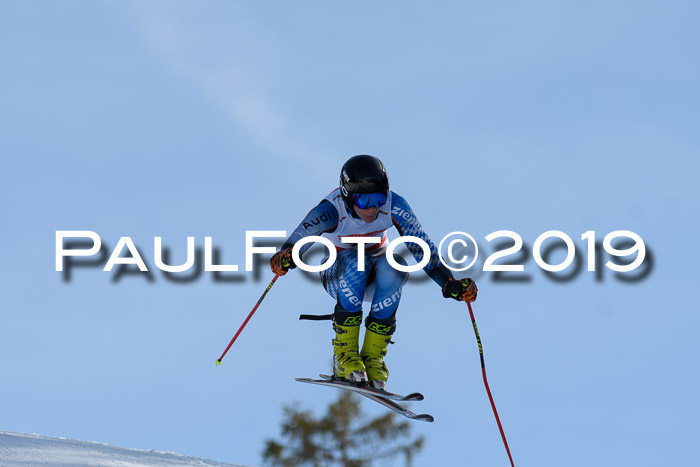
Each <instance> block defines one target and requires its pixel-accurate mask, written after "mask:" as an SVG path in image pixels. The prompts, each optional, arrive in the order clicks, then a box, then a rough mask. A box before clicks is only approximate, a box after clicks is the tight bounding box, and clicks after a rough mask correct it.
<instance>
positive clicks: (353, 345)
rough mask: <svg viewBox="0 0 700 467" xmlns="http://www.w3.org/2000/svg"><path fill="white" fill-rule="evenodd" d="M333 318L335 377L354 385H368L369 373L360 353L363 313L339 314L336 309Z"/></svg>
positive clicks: (341, 312)
mask: <svg viewBox="0 0 700 467" xmlns="http://www.w3.org/2000/svg"><path fill="white" fill-rule="evenodd" d="M333 316H334V322H333V330H334V331H335V339H333V376H334V377H336V378H338V379H342V380H345V381H350V382H353V383H359V384H366V383H367V372H366V370H365V364H364V363H363V361H362V357H360V353H359V351H358V349H359V339H360V325H361V324H362V313H361V312H360V313H348V312H346V311H340V312H339V310H337V309H336V312H335V314H334V315H333Z"/></svg>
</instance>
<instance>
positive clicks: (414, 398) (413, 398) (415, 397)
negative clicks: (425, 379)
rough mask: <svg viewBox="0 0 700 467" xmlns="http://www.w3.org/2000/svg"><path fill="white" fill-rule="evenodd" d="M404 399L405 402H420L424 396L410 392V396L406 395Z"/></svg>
mask: <svg viewBox="0 0 700 467" xmlns="http://www.w3.org/2000/svg"><path fill="white" fill-rule="evenodd" d="M405 399H406V400H407V401H422V400H423V399H425V396H424V395H423V394H421V393H420V392H412V393H411V394H409V395H407V396H406V397H405Z"/></svg>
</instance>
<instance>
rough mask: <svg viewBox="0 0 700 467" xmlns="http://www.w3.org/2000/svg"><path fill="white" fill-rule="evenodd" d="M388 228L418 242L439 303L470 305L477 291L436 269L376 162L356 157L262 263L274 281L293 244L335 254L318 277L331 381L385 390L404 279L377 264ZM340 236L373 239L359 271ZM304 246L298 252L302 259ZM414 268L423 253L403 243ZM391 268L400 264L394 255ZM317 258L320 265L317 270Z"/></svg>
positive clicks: (435, 259)
mask: <svg viewBox="0 0 700 467" xmlns="http://www.w3.org/2000/svg"><path fill="white" fill-rule="evenodd" d="M392 226H395V227H396V229H397V230H398V232H399V235H402V236H403V235H410V236H415V237H418V238H420V239H422V240H424V241H425V242H426V243H427V244H428V246H429V247H430V260H429V261H428V263H427V265H426V266H425V267H424V268H423V270H424V271H425V272H426V273H427V274H428V275H429V276H430V277H431V278H432V279H433V280H434V281H435V282H436V283H437V284H438V285H439V286H440V287H441V289H442V295H443V296H444V297H445V298H454V299H455V300H461V301H466V302H473V301H474V300H476V295H477V288H476V284H475V283H474V281H473V280H471V279H469V278H465V279H454V278H453V277H452V273H451V272H450V270H449V269H447V268H446V267H445V266H444V265H443V264H442V263H441V262H440V259H439V256H438V253H437V249H436V248H435V245H434V244H433V242H432V241H431V240H430V237H428V235H427V234H426V233H425V231H424V230H423V227H422V226H421V224H420V223H419V222H418V219H417V218H416V216H415V215H414V214H413V211H412V210H411V207H410V206H409V205H408V203H407V202H406V200H405V199H404V198H402V197H401V196H399V195H397V194H396V193H395V192H393V191H390V190H389V178H388V177H387V174H386V170H385V169H384V164H382V162H381V161H380V160H379V159H377V158H376V157H373V156H369V155H359V156H354V157H351V158H350V159H348V161H347V162H346V163H345V165H343V168H342V170H341V172H340V186H339V187H338V188H336V189H335V190H333V191H332V192H331V193H330V194H329V195H328V196H326V197H325V198H324V199H323V200H322V201H321V202H320V203H319V204H318V205H317V206H316V207H314V208H313V209H312V210H311V211H310V212H309V213H308V214H307V215H306V217H305V218H304V220H303V221H302V222H301V223H300V224H299V226H298V227H297V228H296V230H294V232H293V233H292V234H291V235H290V236H289V238H288V239H287V241H286V242H285V243H284V244H283V245H282V248H281V249H280V251H278V252H277V253H275V254H274V255H273V256H272V258H271V259H270V266H271V268H272V271H273V272H274V273H275V274H278V275H280V276H282V275H284V274H286V273H287V271H288V270H289V269H291V268H294V267H296V266H295V265H294V262H293V260H292V247H293V246H294V244H295V243H296V242H298V241H299V240H300V239H302V238H304V237H307V236H310V235H318V236H322V237H325V238H327V239H328V240H330V241H331V242H332V243H333V244H334V245H335V247H336V250H337V258H336V261H335V262H334V264H333V265H332V266H331V267H330V268H328V269H326V270H325V271H322V272H321V273H320V275H321V280H322V282H323V287H324V288H325V289H326V292H328V294H329V295H330V296H331V297H333V299H334V300H336V305H335V309H334V312H333V330H334V331H335V339H333V362H334V364H333V376H334V377H335V378H338V379H342V380H346V381H350V382H353V383H358V384H369V385H370V386H371V387H373V388H375V389H380V390H386V383H387V380H388V378H389V370H388V369H387V367H386V364H385V362H384V356H386V354H387V346H388V344H389V343H390V342H391V336H392V335H393V333H394V331H395V329H396V310H397V308H398V306H399V301H400V299H401V289H402V287H403V285H404V284H405V283H406V280H407V279H408V273H406V272H402V271H399V270H397V269H395V268H394V267H393V266H391V264H389V262H388V261H387V259H386V257H385V251H386V245H387V241H386V231H387V230H388V229H389V228H391V227H392ZM342 237H380V238H381V241H380V242H379V243H376V244H370V245H366V247H365V255H364V260H365V261H364V271H360V270H359V269H360V268H359V267H358V248H357V245H356V244H353V243H343V242H342V241H341V238H342ZM307 247H310V245H309V244H307V245H304V246H302V248H301V249H300V253H303V252H304V251H305V250H306V249H307ZM407 247H408V250H409V251H410V252H411V254H412V255H413V256H414V258H415V259H416V261H417V262H419V263H420V261H421V260H422V259H423V250H422V249H421V248H420V246H419V245H417V244H415V243H407ZM394 259H396V261H397V262H399V263H401V264H404V265H405V264H406V262H405V261H404V260H403V258H401V257H400V256H395V258H394ZM325 261H326V259H325V258H324V260H323V262H324V263H325ZM365 300H366V301H370V302H371V303H372V305H371V308H370V312H369V316H368V317H367V319H366V321H365V327H366V331H365V335H364V341H363V344H362V349H361V350H360V346H359V337H360V325H361V324H362V302H363V301H365Z"/></svg>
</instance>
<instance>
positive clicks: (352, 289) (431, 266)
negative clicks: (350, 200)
mask: <svg viewBox="0 0 700 467" xmlns="http://www.w3.org/2000/svg"><path fill="white" fill-rule="evenodd" d="M392 225H393V226H395V227H396V229H397V230H398V232H399V235H402V236H403V235H411V236H415V237H419V238H420V239H422V240H424V241H425V242H426V243H427V244H428V246H429V247H430V261H429V262H428V264H427V265H426V266H425V267H424V268H423V270H424V271H425V272H426V273H427V274H428V275H429V276H430V277H431V278H432V279H433V280H434V281H435V282H436V283H437V284H438V285H439V286H440V287H442V286H443V285H444V284H445V282H447V280H448V279H449V278H451V277H452V274H451V273H450V271H449V270H448V269H447V268H446V267H445V266H444V265H442V263H441V262H440V259H439V257H438V254H437V248H436V247H435V245H434V244H433V242H432V241H431V240H430V237H428V235H427V234H426V233H425V231H424V230H423V227H421V225H420V223H419V222H418V219H417V218H416V216H415V214H414V213H413V210H412V209H411V207H410V206H409V205H408V203H407V202H406V200H405V199H404V198H403V197H401V196H399V195H397V194H396V193H394V192H393V191H390V192H389V195H388V197H387V201H386V203H385V204H384V205H383V206H381V207H380V209H379V215H378V216H377V218H376V219H375V220H374V221H373V222H365V221H363V220H362V219H360V218H358V217H357V216H356V215H355V213H354V212H353V213H349V212H348V210H347V208H346V207H345V203H344V201H343V198H342V196H341V194H340V189H339V188H338V189H336V190H334V191H332V192H331V193H330V194H328V196H326V197H325V198H324V199H323V200H322V201H321V202H320V203H319V204H318V205H317V206H316V207H314V208H313V209H312V210H311V211H309V213H308V214H307V215H306V217H305V218H304V220H303V221H301V223H300V224H299V226H298V227H297V228H296V229H295V230H294V232H292V234H291V235H290V236H289V238H288V239H287V241H286V242H285V244H284V245H283V248H287V247H291V246H293V245H294V244H295V243H296V242H298V241H299V240H300V239H302V238H304V237H307V236H310V235H318V236H322V237H325V238H327V239H329V240H330V241H331V242H332V243H333V244H334V245H335V246H336V250H337V255H338V256H337V259H336V261H335V263H334V264H333V265H332V266H331V267H330V268H328V269H326V270H325V271H322V272H321V273H320V275H321V280H322V282H323V287H324V288H325V289H326V291H327V292H328V294H329V295H330V296H331V297H333V298H334V299H335V300H337V303H338V305H339V306H340V307H342V308H343V309H344V310H345V311H346V312H349V313H361V312H362V302H363V300H364V301H371V303H372V306H371V308H370V316H372V317H373V318H376V319H380V320H392V321H393V320H394V315H395V313H396V309H397V308H398V306H399V301H400V299H401V289H402V288H403V285H404V284H405V283H406V280H407V279H408V273H406V272H402V271H398V270H396V269H394V267H392V266H391V265H390V264H389V262H388V261H387V259H386V256H385V255H384V252H385V250H386V245H387V243H388V242H387V238H386V231H387V230H388V229H389V228H391V227H392ZM351 236H363V237H380V238H381V239H382V240H381V242H380V243H377V244H368V245H366V246H365V267H364V271H360V270H359V268H358V250H357V247H356V246H355V245H353V244H349V243H343V242H341V241H340V238H341V237H351ZM310 246H311V245H310V244H307V245H304V246H303V247H302V248H301V249H300V253H303V252H304V251H306V250H307V249H308V248H309V247H310ZM406 246H407V248H408V250H409V251H410V252H411V254H412V255H413V257H414V258H415V259H416V261H417V262H420V261H421V260H422V259H423V250H422V249H421V247H420V246H419V245H416V244H415V243H406ZM326 259H327V257H326V258H324V260H323V262H325V261H326ZM395 259H396V260H397V262H399V263H404V264H405V261H404V260H403V258H401V257H399V256H396V257H395Z"/></svg>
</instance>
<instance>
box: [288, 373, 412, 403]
mask: <svg viewBox="0 0 700 467" xmlns="http://www.w3.org/2000/svg"><path fill="white" fill-rule="evenodd" d="M319 376H320V377H321V379H312V378H296V380H297V381H299V382H300V383H311V384H320V385H321V386H330V387H334V388H340V389H347V390H349V391H354V392H356V393H358V394H367V395H370V396H377V397H382V398H384V399H391V400H395V401H401V402H414V401H422V400H423V394H421V393H419V392H412V393H411V394H407V395H405V396H403V395H401V394H395V393H393V392H388V391H382V390H381V389H374V388H372V387H370V386H366V385H365V386H358V385H357V384H354V383H351V382H349V381H342V380H337V379H334V378H333V377H332V376H329V375H319Z"/></svg>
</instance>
